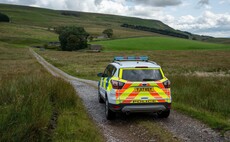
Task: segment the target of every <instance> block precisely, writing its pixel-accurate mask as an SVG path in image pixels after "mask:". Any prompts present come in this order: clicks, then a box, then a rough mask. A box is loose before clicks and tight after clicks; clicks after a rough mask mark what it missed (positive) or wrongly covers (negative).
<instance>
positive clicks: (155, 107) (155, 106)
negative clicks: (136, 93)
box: [109, 103, 171, 113]
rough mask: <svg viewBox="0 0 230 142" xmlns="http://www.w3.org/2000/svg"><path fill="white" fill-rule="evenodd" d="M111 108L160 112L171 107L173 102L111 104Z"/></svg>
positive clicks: (115, 109)
mask: <svg viewBox="0 0 230 142" xmlns="http://www.w3.org/2000/svg"><path fill="white" fill-rule="evenodd" d="M109 108H110V110H112V111H114V112H124V113H126V112H159V111H165V110H168V109H170V108H171V103H151V104H119V105H114V104H109Z"/></svg>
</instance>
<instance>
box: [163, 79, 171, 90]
mask: <svg viewBox="0 0 230 142" xmlns="http://www.w3.org/2000/svg"><path fill="white" fill-rule="evenodd" d="M163 84H164V86H165V88H170V84H171V83H170V81H169V80H166V81H165V82H163Z"/></svg>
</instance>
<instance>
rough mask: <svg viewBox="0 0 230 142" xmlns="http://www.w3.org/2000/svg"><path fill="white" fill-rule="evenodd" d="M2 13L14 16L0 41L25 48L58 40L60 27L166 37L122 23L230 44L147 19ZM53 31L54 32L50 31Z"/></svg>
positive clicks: (21, 10)
mask: <svg viewBox="0 0 230 142" xmlns="http://www.w3.org/2000/svg"><path fill="white" fill-rule="evenodd" d="M0 12H2V13H4V14H7V15H8V16H9V17H10V20H11V22H10V23H0V32H1V33H3V34H1V35H0V42H1V41H2V42H6V41H7V43H14V44H19V45H20V44H21V45H23V44H24V43H26V44H27V45H36V44H38V43H40V44H44V43H46V42H48V41H56V40H57V35H56V34H54V33H53V32H52V28H53V27H57V26H60V25H78V26H82V27H84V28H85V29H86V31H87V32H89V33H90V34H91V35H93V36H99V35H101V33H102V31H103V30H104V29H106V28H112V29H113V30H114V36H113V38H127V37H143V36H157V37H159V36H161V37H162V36H163V37H168V36H169V35H167V34H166V35H165V34H164V35H162V33H161V32H160V33H155V32H151V31H146V30H141V29H135V28H134V29H132V28H128V27H121V25H122V24H128V25H136V26H141V27H144V28H145V29H146V28H147V29H155V30H157V31H166V32H172V33H174V34H177V33H178V34H182V35H183V34H185V35H187V36H188V37H189V38H190V39H195V40H199V41H206V42H214V43H224V44H229V43H230V39H227V38H222V39H218V38H212V37H208V36H199V35H194V34H191V33H188V32H182V31H178V30H174V29H173V28H171V27H169V26H168V25H166V24H164V23H162V22H161V21H158V20H146V19H141V18H134V17H125V16H116V15H108V14H97V13H85V12H74V11H58V10H51V9H44V8H35V7H28V6H18V5H7V4H0ZM50 29H51V31H50Z"/></svg>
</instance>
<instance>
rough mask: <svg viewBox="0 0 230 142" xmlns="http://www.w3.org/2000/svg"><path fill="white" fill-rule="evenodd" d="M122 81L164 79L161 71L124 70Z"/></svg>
mask: <svg viewBox="0 0 230 142" xmlns="http://www.w3.org/2000/svg"><path fill="white" fill-rule="evenodd" d="M122 79H125V80H129V81H157V80H161V79H163V77H162V74H161V71H160V69H124V70H123V73H122Z"/></svg>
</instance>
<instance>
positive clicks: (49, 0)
mask: <svg viewBox="0 0 230 142" xmlns="http://www.w3.org/2000/svg"><path fill="white" fill-rule="evenodd" d="M0 3H9V4H19V5H28V6H37V7H44V8H51V9H58V10H60V9H61V10H74V11H84V12H97V13H106V14H116V15H124V16H132V17H140V18H147V19H157V20H161V21H162V22H164V23H166V24H168V25H169V26H171V27H173V28H174V29H179V30H184V31H189V32H192V33H196V34H201V35H211V36H215V37H230V0H0Z"/></svg>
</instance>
